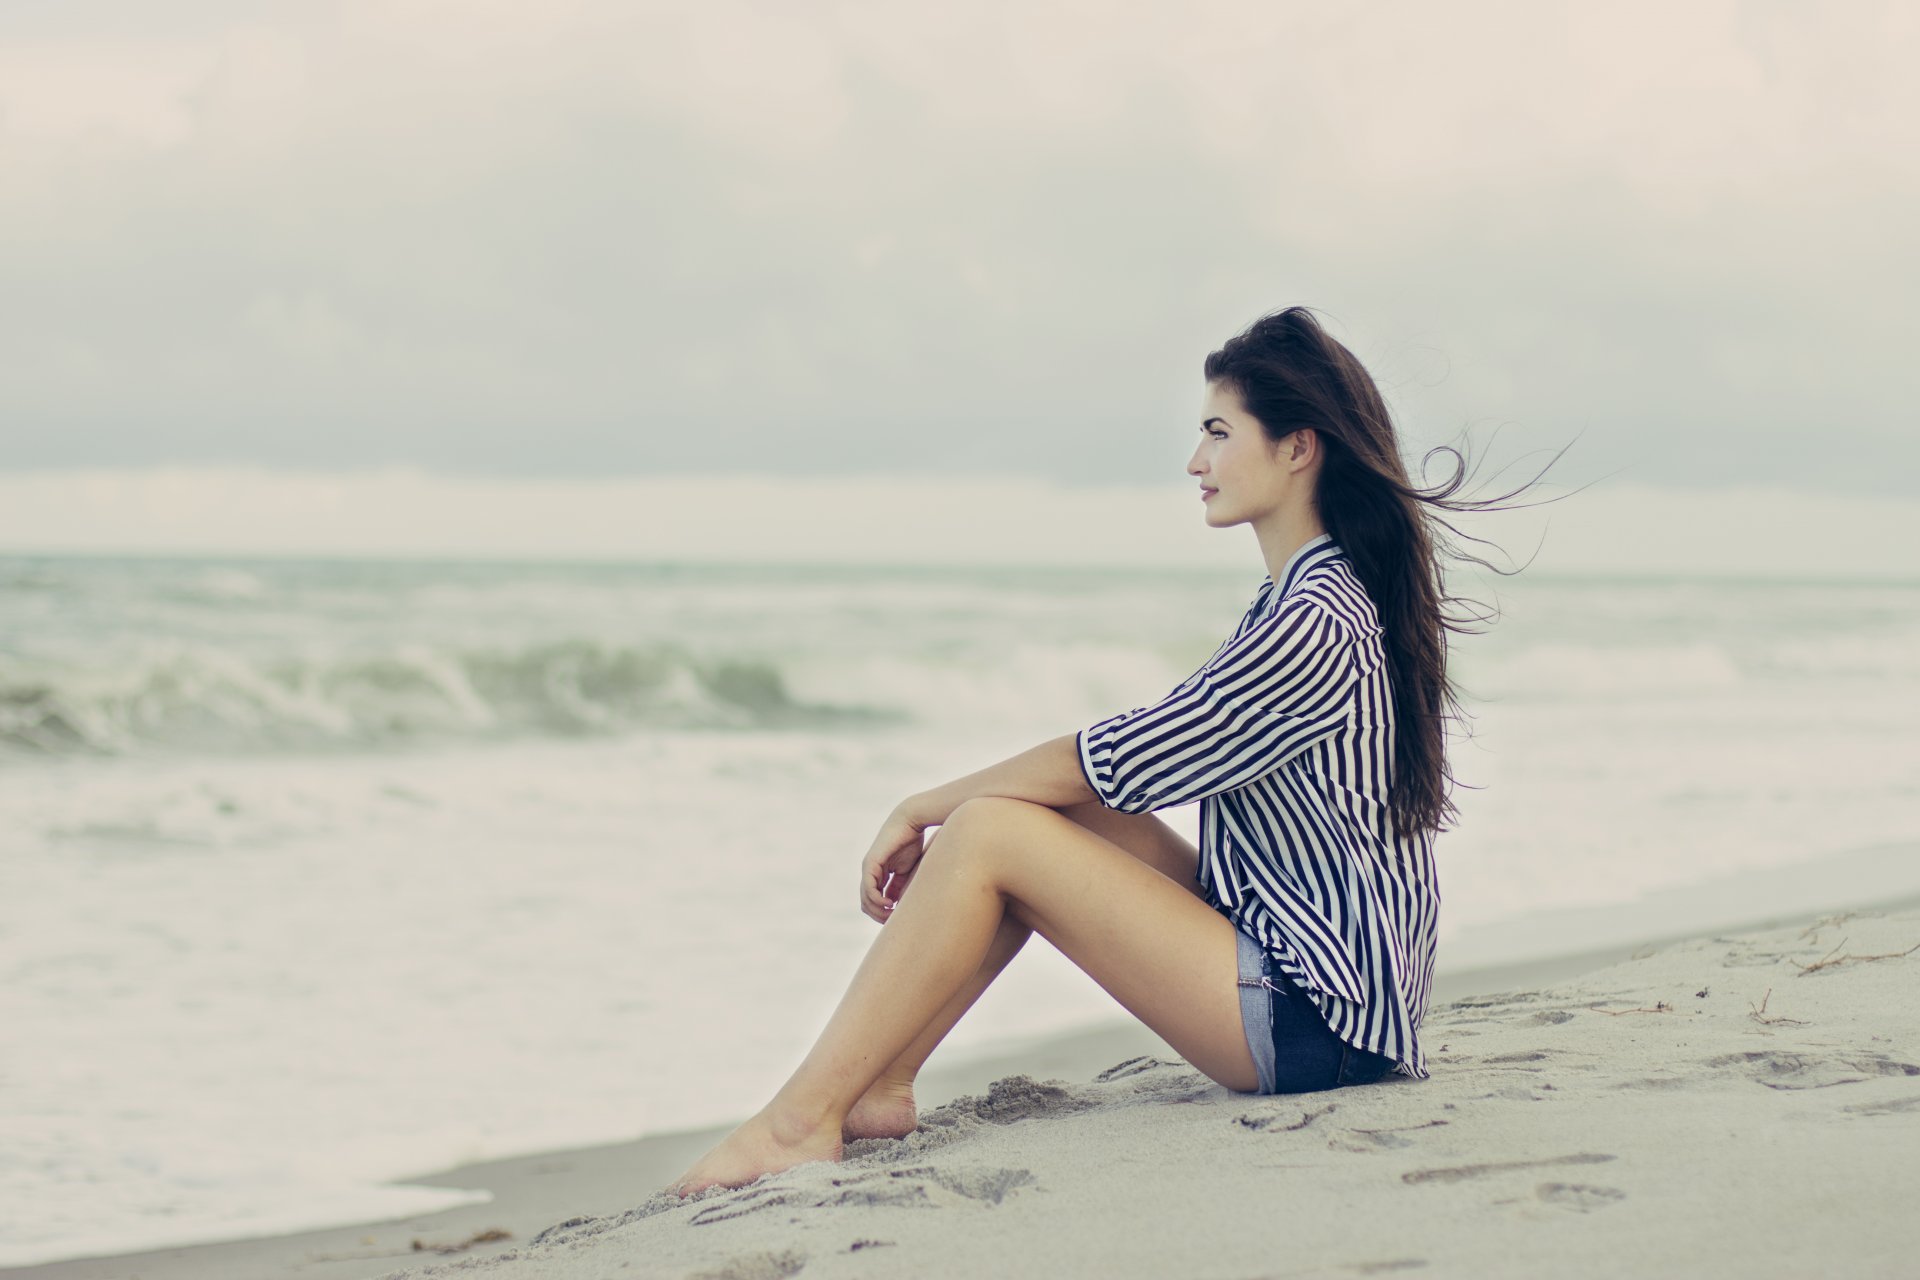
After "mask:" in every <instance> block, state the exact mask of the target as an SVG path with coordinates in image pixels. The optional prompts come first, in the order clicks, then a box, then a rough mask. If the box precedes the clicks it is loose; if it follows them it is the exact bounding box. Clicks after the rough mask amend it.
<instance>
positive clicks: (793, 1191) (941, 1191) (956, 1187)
mask: <svg viewBox="0 0 1920 1280" xmlns="http://www.w3.org/2000/svg"><path fill="white" fill-rule="evenodd" d="M1037 1181H1038V1179H1036V1178H1035V1177H1034V1176H1033V1173H1032V1172H1031V1171H1030V1170H1027V1169H982V1168H972V1169H970V1168H955V1169H937V1168H934V1167H933V1166H931V1165H921V1166H918V1167H916V1168H912V1169H876V1170H874V1171H873V1172H871V1173H861V1174H855V1175H854V1176H852V1177H849V1178H834V1179H833V1180H832V1181H831V1183H830V1184H829V1185H828V1186H826V1187H824V1188H822V1187H806V1186H785V1187H749V1188H748V1189H747V1190H745V1191H742V1192H741V1193H740V1194H738V1195H734V1196H728V1197H726V1198H725V1199H723V1200H721V1201H719V1202H718V1203H716V1204H710V1205H708V1206H706V1207H705V1208H703V1209H701V1210H700V1212H698V1213H696V1214H694V1215H693V1217H691V1218H689V1219H688V1220H687V1225H688V1226H692V1227H706V1226H712V1225H713V1224H714V1223H716V1222H729V1221H732V1220H733V1219H735V1218H744V1217H746V1216H747V1215H748V1214H753V1213H759V1212H760V1211H761V1210H763V1209H773V1208H786V1209H837V1208H843V1207H846V1206H849V1205H851V1206H854V1207H857V1208H862V1209H940V1208H947V1207H952V1206H979V1205H984V1206H989V1207H990V1206H993V1205H997V1204H1000V1203H1001V1202H1002V1201H1004V1200H1005V1199H1006V1198H1007V1196H1008V1195H1010V1194H1011V1193H1012V1192H1014V1191H1016V1190H1018V1189H1019V1188H1021V1187H1026V1186H1032V1185H1035V1184H1036V1183H1037Z"/></svg>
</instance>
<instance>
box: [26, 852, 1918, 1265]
mask: <svg viewBox="0 0 1920 1280" xmlns="http://www.w3.org/2000/svg"><path fill="white" fill-rule="evenodd" d="M1900 848H1910V846H1880V847H1878V848H1877V850H1875V851H1870V852H1872V853H1873V854H1874V856H1876V857H1882V858H1884V857H1885V856H1886V855H1887V853H1888V852H1889V851H1890V850H1895V849H1900ZM1794 874H1795V875H1798V874H1800V873H1798V872H1795V873H1794ZM1843 878H1844V877H1843ZM1789 879H1792V876H1789ZM1883 883H1884V882H1883ZM1834 909H1835V908H1834V906H1833V905H1832V904H1830V903H1825V904H1822V905H1818V906H1809V907H1807V908H1805V909H1797V910H1793V911H1788V912H1781V911H1772V912H1769V913H1768V914H1766V915H1764V916H1762V917H1759V918H1756V919H1751V920H1746V921H1744V922H1742V923H1740V924H1737V925H1709V926H1707V927H1704V928H1692V929H1685V930H1678V931H1674V930H1668V931H1665V932H1661V933H1658V934H1655V935H1653V936H1640V937H1637V938H1636V940H1634V941H1632V942H1612V943H1606V944H1602V945H1598V946H1591V945H1590V946H1585V947H1583V948H1582V949H1580V950H1577V951H1569V952H1564V953H1561V954H1556V955H1553V956H1550V957H1545V958H1538V959H1530V960H1520V961H1509V962H1502V963H1491V964H1480V965H1476V966H1475V967H1472V968H1467V969H1462V970H1460V971H1458V972H1436V974H1435V979H1434V990H1433V995H1432V999H1431V1003H1430V1006H1429V1015H1430V1017H1429V1022H1428V1023H1427V1024H1425V1025H1423V1035H1425V1036H1428V1037H1432V1038H1433V1044H1432V1045H1431V1046H1430V1047H1429V1054H1430V1056H1432V1055H1433V1054H1434V1051H1435V1049H1436V1048H1437V1047H1438V1046H1439V1044H1440V1039H1439V1038H1438V1037H1439V1036H1440V1035H1441V1033H1442V1031H1443V1028H1441V1027H1438V1026H1436V1025H1435V1023H1434V1021H1433V1015H1437V1014H1440V1013H1442V1011H1443V1009H1444V1008H1445V1007H1446V1006H1448V1005H1451V1004H1453V1002H1457V1001H1462V1000H1470V999H1472V998H1474V997H1482V996H1489V995H1495V994H1499V993H1511V992H1520V993H1522V995H1525V996H1527V997H1533V996H1538V995H1540V994H1542V993H1541V992H1540V991H1539V988H1542V987H1545V986H1549V985H1564V984H1568V983H1572V982H1575V981H1577V980H1579V979H1582V978H1584V977H1586V976H1587V975H1594V974H1600V973H1604V972H1610V971H1611V970H1612V969H1613V968H1616V967H1618V966H1621V965H1623V964H1628V963H1629V962H1633V961H1637V960H1641V959H1645V958H1648V957H1650V956H1653V955H1657V954H1659V953H1662V952H1665V951H1667V950H1669V949H1673V948H1680V949H1683V950H1685V949H1689V948H1691V949H1701V948H1710V947H1714V946H1717V945H1719V944H1721V943H1724V942H1728V941H1731V940H1732V939H1729V938H1727V937H1725V936H1724V935H1740V936H1745V935H1757V934H1764V933H1767V932H1769V931H1778V930H1780V929H1783V928H1799V927H1804V926H1808V925H1811V924H1813V923H1814V921H1815V919H1816V917H1819V916H1822V915H1826V914H1830V913H1832V912H1833V911H1834ZM1842 910H1848V909H1846V908H1842ZM1902 912H1914V913H1920V893H1911V892H1908V893H1900V894H1898V895H1896V896H1892V897H1886V898H1876V899H1874V900H1871V901H1868V902H1865V903H1862V904H1860V905H1857V906H1854V907H1852V908H1851V909H1850V913H1852V914H1860V913H1865V914H1867V915H1869V916H1875V915H1887V914H1893V915H1898V914H1899V913H1902ZM1545 914H1546V915H1548V916H1551V915H1552V914H1553V913H1545ZM1565 914H1568V915H1570V916H1575V917H1583V918H1585V919H1586V921H1587V924H1588V925H1589V926H1592V925H1593V920H1594V913H1592V912H1573V913H1565ZM1616 914H1619V913H1616ZM1628 914H1631V912H1629V913H1628ZM1643 914H1644V913H1643ZM1646 918H1647V919H1649V920H1650V919H1658V918H1662V913H1660V912H1653V913H1651V915H1650V916H1646ZM1547 924H1550V921H1548V922H1531V923H1529V924H1528V925H1527V927H1526V928H1525V929H1522V930H1520V931H1519V934H1516V935H1514V936H1522V935H1525V936H1540V934H1541V931H1542V929H1543V928H1544V927H1546V925H1547ZM1601 932H1602V933H1604V932H1605V930H1604V929H1601ZM1556 936H1561V937H1566V938H1570V939H1574V938H1587V939H1590V938H1591V937H1592V936H1593V929H1592V928H1591V927H1589V928H1587V929H1586V930H1585V931H1583V930H1582V929H1579V928H1573V929H1569V930H1566V931H1563V932H1561V933H1559V934H1557V935H1556ZM1916 936H1920V935H1916ZM1499 946H1500V942H1499V940H1498V939H1497V938H1496V939H1495V940H1494V941H1493V942H1492V943H1491V944H1490V945H1489V946H1483V947H1482V951H1483V952H1485V953H1497V951H1498V950H1499ZM1915 963H1920V956H1917V957H1916V959H1915ZM1862 967H1863V968H1864V967H1867V966H1862ZM1776 994H1778V993H1776ZM1515 998H1516V999H1518V998H1519V997H1518V996H1516V997H1515ZM1448 1012H1453V1013H1458V1012H1459V1010H1458V1009H1457V1008H1456V1009H1453V1010H1449V1011H1448ZM1465 1034H1469V1035H1471V1034H1473V1033H1472V1032H1466V1033H1465ZM1915 1051H1916V1050H1913V1049H1909V1050H1906V1051H1904V1052H1908V1053H1911V1052H1915ZM1894 1056H1895V1057H1899V1056H1901V1054H1900V1053H1898V1052H1896V1053H1895V1054H1894ZM1134 1059H1146V1060H1153V1061H1154V1062H1156V1063H1157V1064H1160V1065H1173V1064H1179V1065H1181V1066H1182V1067H1184V1064H1183V1063H1181V1062H1180V1059H1179V1058H1178V1055H1176V1054H1175V1053H1174V1052H1173V1051H1172V1050H1171V1049H1170V1048H1169V1047H1168V1046H1167V1045H1166V1044H1165V1042H1164V1041H1162V1040H1161V1039H1160V1038H1159V1037H1158V1036H1157V1035H1155V1034H1154V1033H1153V1032H1152V1031H1150V1030H1149V1029H1148V1028H1146V1027H1145V1026H1144V1025H1142V1024H1140V1023H1138V1022H1134V1021H1131V1020H1128V1019H1116V1020H1115V1021H1113V1022H1112V1023H1110V1024H1104V1025H1101V1026H1098V1027H1094V1028H1088V1029H1083V1030H1080V1031H1077V1032H1068V1033H1060V1034H1049V1035H1044V1036H1039V1037H1034V1038H1031V1039H1029V1040H1027V1041H1024V1042H1021V1043H1018V1044H1013V1045H1009V1046H1007V1047H1005V1048H1004V1049H1003V1050H1002V1051H999V1052H995V1053H992V1054H990V1055H987V1056H982V1057H978V1058H974V1059H971V1060H968V1061H963V1062H959V1063H955V1064H951V1065H943V1064H941V1063H940V1062H939V1057H938V1054H936V1056H935V1058H934V1059H933V1060H932V1061H930V1062H929V1064H928V1067H927V1069H926V1070H925V1072H923V1074H922V1076H921V1079H920V1082H919V1088H918V1090H917V1095H918V1096H917V1100H918V1102H919V1105H920V1110H921V1113H922V1116H923V1119H924V1117H926V1115H927V1113H928V1112H930V1111H935V1110H938V1109H940V1108H943V1107H947V1106H948V1105H949V1104H950V1103H953V1102H954V1101H955V1100H957V1099H964V1098H971V1097H977V1096H983V1095H987V1094H988V1093H989V1091H990V1087H991V1086H993V1085H995V1084H996V1083H997V1082H1001V1081H1003V1080H1005V1079H1006V1078H1008V1077H1013V1078H1015V1079H1017V1078H1019V1077H1029V1078H1030V1079H1031V1080H1033V1081H1049V1082H1052V1083H1056V1084H1058V1083H1070V1084H1071V1085H1073V1086H1075V1087H1079V1086H1081V1085H1082V1084H1083V1082H1086V1081H1090V1080H1094V1079H1095V1078H1096V1077H1104V1076H1105V1075H1106V1074H1107V1073H1108V1072H1109V1070H1110V1069H1111V1068H1114V1067H1115V1066H1116V1065H1117V1064H1123V1063H1126V1062H1128V1061H1130V1060H1134ZM1436 1065H1438V1064H1437V1063H1436ZM1449 1065H1450V1064H1449ZM1645 1065H1646V1064H1642V1066H1643V1067H1644V1066H1645ZM1186 1070H1187V1071H1189V1072H1190V1073H1191V1069H1190V1068H1186ZM1191 1074H1193V1075H1195V1076H1197V1075H1198V1073H1191ZM1435 1075H1436V1077H1437V1076H1438V1075H1439V1071H1438V1070H1436V1071H1435ZM1198 1078H1199V1079H1200V1081H1201V1082H1202V1083H1203V1084H1207V1085H1210V1087H1211V1090H1212V1093H1213V1094H1214V1095H1217V1096H1218V1098H1219V1099H1221V1100H1223V1101H1221V1102H1220V1105H1222V1106H1225V1107H1244V1106H1246V1105H1254V1104H1257V1105H1264V1106H1272V1105H1275V1104H1288V1103H1290V1104H1291V1105H1294V1106H1295V1107H1296V1108H1297V1107H1298V1106H1299V1105H1300V1104H1303V1103H1311V1102H1312V1101H1313V1096H1312V1095H1302V1096H1298V1097H1296V1098H1294V1099H1289V1098H1287V1097H1284V1096H1283V1097H1278V1098H1272V1099H1263V1098H1257V1097H1255V1096H1253V1095H1230V1094H1227V1092H1226V1091H1225V1090H1223V1089H1220V1088H1219V1086H1217V1085H1211V1082H1207V1081H1205V1078H1204V1077H1198ZM1408 1083H1414V1082H1408ZM1419 1083H1421V1084H1422V1086H1423V1087H1424V1086H1426V1085H1429V1084H1432V1083H1437V1080H1436V1081H1432V1082H1419ZM1546 1087H1547V1088H1550V1089H1551V1088H1553V1087H1554V1086H1552V1085H1548V1086H1546ZM1352 1092H1355V1091H1351V1090H1346V1091H1335V1093H1333V1094H1331V1095H1328V1096H1329V1097H1330V1098H1333V1099H1341V1098H1344V1097H1346V1096H1347V1095H1348V1094H1350V1093H1352ZM1308 1109H1309V1110H1311V1109H1312V1108H1311V1107H1309V1108H1308ZM732 1123H733V1122H730V1123H727V1124H722V1125H716V1126H709V1127H704V1128H700V1129H694V1130H681V1131H669V1132H658V1133H654V1134H650V1135H646V1136H643V1137H640V1138H635V1139H628V1140H624V1141H620V1142H614V1143H609V1144H605V1145H600V1146H592V1147H582V1148H572V1149H566V1150H557V1151H547V1152H540V1153H533V1154H528V1155H521V1156H515V1157H507V1158H503V1159H498V1160H491V1161H482V1162H477V1163H473V1164H467V1165H461V1166H458V1167H455V1168H451V1169H447V1170H443V1171H439V1172H436V1173H431V1174H425V1175H421V1176H418V1177H413V1178H407V1179H396V1180H395V1181H396V1183H400V1184H403V1185H422V1186H436V1187H455V1188H462V1189H476V1188H477V1189H482V1190H486V1191H488V1192H490V1193H491V1195H492V1197H493V1198H492V1199H491V1200H490V1201H488V1202H483V1203H478V1204H469V1205H462V1206H456V1207H453V1208H450V1209H446V1210H441V1211H438V1212H435V1213H431V1214H424V1215H412V1216H408V1217H404V1218H397V1219H390V1220H384V1221H380V1222H372V1223H357V1224H349V1225H345V1226H339V1227H330V1228H318V1229H314V1230H309V1231H301V1232H292V1233H285V1234H279V1235H270V1236H261V1237H254V1238H248V1239H241V1240H231V1241H222V1242H217V1243H209V1244H198V1245H183V1246H174V1247H169V1248H161V1249H154V1250H146V1251H140V1252H135V1253H123V1254H113V1255H102V1256H96V1257H84V1258H75V1259H68V1260H63V1261H56V1262H46V1263H35V1264H27V1265H23V1266H17V1267H5V1268H0V1277H4V1278H5V1280H131V1278H132V1277H139V1278H140V1280H263V1278H266V1277H275V1276H295V1275H297V1276H300V1277H307V1278H313V1280H372V1278H374V1277H383V1276H389V1275H391V1274H393V1273H394V1272H396V1271H398V1270H401V1269H403V1268H406V1267H410V1266H427V1265H429V1264H432V1263H436V1262H444V1261H451V1260H455V1259H473V1260H474V1261H475V1262H476V1263H478V1262H479V1261H480V1260H483V1259H486V1258H489V1257H493V1256H496V1255H500V1254H515V1253H517V1252H519V1251H523V1250H525V1249H526V1248H527V1247H528V1246H529V1244H530V1242H532V1241H533V1239H534V1238H535V1237H536V1236H537V1235H539V1234H541V1233H542V1232H545V1231H549V1229H551V1228H555V1227H557V1226H559V1225H560V1224H562V1223H565V1222H569V1221H574V1220H582V1219H586V1220H600V1221H606V1220H609V1219H611V1218H613V1217H614V1216H616V1215H622V1214H625V1215H627V1216H628V1217H631V1216H632V1214H633V1213H634V1212H637V1210H636V1209H635V1206H639V1205H641V1204H642V1203H643V1202H645V1201H648V1200H649V1199H650V1198H651V1197H653V1196H654V1194H655V1193H656V1191H657V1190H658V1189H659V1188H661V1187H663V1186H664V1185H665V1184H666V1183H667V1182H668V1181H669V1180H670V1179H672V1178H673V1177H675V1176H677V1175H678V1173H680V1172H681V1171H682V1170H683V1169H684V1168H685V1167H686V1166H687V1165H688V1164H690V1163H692V1161H693V1160H695V1159H697V1158H698V1157H699V1155H700V1154H701V1153H703V1152H704V1151H705V1150H707V1149H708V1148H709V1147H711V1146H712V1145H713V1143H714V1142H715V1141H717V1140H718V1139H719V1138H720V1137H722V1136H724V1135H725V1134H726V1133H727V1132H729V1131H730V1130H731V1128H732ZM914 1136H915V1137H918V1136H919V1135H914ZM856 1145H861V1146H864V1145H869V1144H856ZM889 1145H900V1144H889ZM859 1154H860V1153H856V1152H853V1151H850V1152H849V1153H848V1158H849V1159H850V1160H853V1159H857V1158H858V1156H859ZM822 1168H825V1166H822ZM802 1171H803V1170H794V1171H790V1173H800V1172H802ZM1568 1172H1569V1175H1570V1176H1571V1175H1572V1174H1573V1173H1574V1172H1576V1171H1571V1170H1570V1171H1568ZM786 1178H787V1175H782V1180H783V1181H785V1180H786ZM1909 1182H1910V1184H1911V1183H1912V1182H1913V1180H1912V1179H1909ZM1915 1189H1920V1187H1916V1188H1915ZM713 1194H714V1193H713V1192H709V1193H708V1194H707V1195H706V1196H702V1197H695V1198H694V1199H692V1200H690V1201H688V1202H687V1204H688V1205H689V1206H692V1205H695V1204H701V1203H705V1202H706V1200H707V1199H708V1198H710V1197H711V1196H712V1195H713ZM729 1194H735V1195H738V1194H741V1193H738V1192H733V1193H729ZM489 1232H504V1233H505V1234H504V1235H501V1236H495V1237H493V1238H484V1237H485V1236H486V1233H489ZM477 1238H478V1239H477ZM416 1243H417V1244H418V1246H420V1247H416ZM442 1249H446V1250H447V1252H440V1250H442Z"/></svg>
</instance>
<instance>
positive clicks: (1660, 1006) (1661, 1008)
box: [1587, 1000, 1673, 1018]
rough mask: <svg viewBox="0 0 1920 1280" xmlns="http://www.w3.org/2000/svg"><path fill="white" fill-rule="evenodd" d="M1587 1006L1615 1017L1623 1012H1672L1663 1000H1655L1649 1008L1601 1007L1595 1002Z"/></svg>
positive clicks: (1670, 1006)
mask: <svg viewBox="0 0 1920 1280" xmlns="http://www.w3.org/2000/svg"><path fill="white" fill-rule="evenodd" d="M1587 1008H1589V1009H1591V1010H1593V1011H1594V1012H1595V1013H1604V1014H1609V1015H1611V1016H1613V1017H1616V1018H1617V1017H1619V1016H1620V1015H1621V1014H1623V1013H1672V1012H1673V1006H1672V1005H1670V1004H1668V1003H1667V1002H1666V1001H1665V1000H1657V1001H1655V1002H1654V1006H1653V1008H1651V1009H1602V1008H1601V1007H1600V1006H1599V1005H1597V1004H1590V1005H1588V1006H1587Z"/></svg>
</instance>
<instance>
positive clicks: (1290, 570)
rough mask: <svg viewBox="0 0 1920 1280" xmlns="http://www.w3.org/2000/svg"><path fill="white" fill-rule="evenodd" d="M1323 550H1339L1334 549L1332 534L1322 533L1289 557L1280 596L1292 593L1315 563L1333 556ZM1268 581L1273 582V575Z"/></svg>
mask: <svg viewBox="0 0 1920 1280" xmlns="http://www.w3.org/2000/svg"><path fill="white" fill-rule="evenodd" d="M1323 548H1332V549H1333V550H1334V551H1337V550H1338V548H1337V547H1334V542H1333V535H1332V534H1330V533H1321V534H1316V535H1314V536H1313V537H1311V538H1308V539H1307V540H1306V541H1305V542H1303V543H1301V544H1300V547H1299V549H1298V550H1296V551H1295V552H1294V553H1293V554H1292V555H1291V556H1289V557H1287V564H1286V567H1285V568H1283V569H1282V570H1280V591H1279V594H1280V595H1281V596H1285V595H1287V594H1288V593H1289V592H1291V591H1292V590H1293V588H1294V585H1295V584H1296V583H1297V582H1298V581H1299V580H1300V579H1301V578H1302V577H1304V576H1306V571H1307V570H1308V569H1310V568H1312V567H1313V565H1314V563H1315V562H1317V561H1319V560H1321V559H1323V558H1324V557H1325V556H1327V555H1331V554H1332V551H1329V550H1323ZM1267 581H1268V582H1272V581H1273V578H1272V576H1271V575H1269V576H1268V578H1267Z"/></svg>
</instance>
